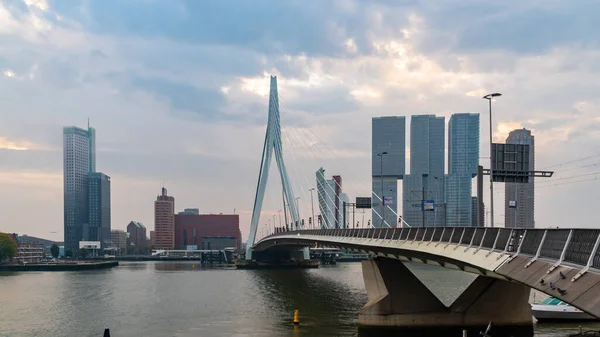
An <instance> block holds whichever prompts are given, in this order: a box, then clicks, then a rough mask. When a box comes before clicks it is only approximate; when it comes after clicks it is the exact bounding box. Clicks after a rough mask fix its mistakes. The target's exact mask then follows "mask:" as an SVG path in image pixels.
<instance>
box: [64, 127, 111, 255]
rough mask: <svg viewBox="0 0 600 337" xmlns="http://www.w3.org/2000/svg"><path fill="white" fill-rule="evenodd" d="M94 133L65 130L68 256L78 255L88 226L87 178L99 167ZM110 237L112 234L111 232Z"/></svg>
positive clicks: (75, 128) (66, 243) (71, 128)
mask: <svg viewBox="0 0 600 337" xmlns="http://www.w3.org/2000/svg"><path fill="white" fill-rule="evenodd" d="M95 137H96V136H95V130H94V129H93V128H90V127H88V129H87V130H85V129H80V128H78V127H74V126H72V127H65V128H63V178H64V181H63V183H64V185H63V188H64V240H65V253H69V254H73V255H77V253H78V251H79V241H80V240H82V239H83V234H84V233H83V227H84V224H87V223H88V178H89V173H90V172H94V170H95V168H96V158H95V156H96V150H95V143H96V141H95ZM109 236H110V233H109Z"/></svg>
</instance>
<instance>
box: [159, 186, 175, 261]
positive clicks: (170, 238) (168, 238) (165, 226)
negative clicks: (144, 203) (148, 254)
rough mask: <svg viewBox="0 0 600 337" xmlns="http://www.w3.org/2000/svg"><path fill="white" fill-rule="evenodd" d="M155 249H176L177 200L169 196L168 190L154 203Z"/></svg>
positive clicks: (163, 191)
mask: <svg viewBox="0 0 600 337" xmlns="http://www.w3.org/2000/svg"><path fill="white" fill-rule="evenodd" d="M154 233H155V234H154V235H155V237H154V248H156V249H173V248H174V247H175V198H173V197H170V196H168V195H167V189H166V188H164V187H163V188H162V193H161V194H160V195H159V196H157V197H156V201H155V202H154Z"/></svg>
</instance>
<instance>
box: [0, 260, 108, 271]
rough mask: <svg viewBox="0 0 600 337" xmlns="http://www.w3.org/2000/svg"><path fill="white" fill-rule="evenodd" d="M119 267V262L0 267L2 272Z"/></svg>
mask: <svg viewBox="0 0 600 337" xmlns="http://www.w3.org/2000/svg"><path fill="white" fill-rule="evenodd" d="M118 265H119V262H118V261H103V262H76V263H52V264H33V263H32V264H6V265H0V272H12V271H79V270H97V269H108V268H114V267H117V266H118Z"/></svg>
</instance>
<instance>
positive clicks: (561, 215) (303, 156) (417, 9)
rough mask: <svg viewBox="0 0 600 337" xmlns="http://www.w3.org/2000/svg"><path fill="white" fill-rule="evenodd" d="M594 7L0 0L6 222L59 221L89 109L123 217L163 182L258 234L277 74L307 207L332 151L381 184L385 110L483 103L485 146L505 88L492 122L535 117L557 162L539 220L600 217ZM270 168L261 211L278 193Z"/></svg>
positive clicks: (333, 169)
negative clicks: (375, 172)
mask: <svg viewBox="0 0 600 337" xmlns="http://www.w3.org/2000/svg"><path fill="white" fill-rule="evenodd" d="M599 12H600V2H598V1H595V0H578V1H558V0H545V1H519V0H504V1H495V2H490V1H479V0H477V1H476V0H461V1H450V0H439V1H417V0H397V1H384V0H372V1H357V0H340V1H325V0H323V1H306V0H303V1H300V0H298V1H295V0H290V1H267V0H255V1H246V0H236V1H233V0H232V1H195V0H188V1H185V0H170V1H158V0H130V1H121V0H81V1H79V0H72V1H58V0H57V1H52V0H47V1H46V0H24V1H20V0H0V190H1V191H2V192H3V193H1V194H0V230H1V231H8V232H18V233H27V234H30V235H38V236H43V237H47V238H52V239H58V240H60V239H62V233H63V230H62V228H63V225H62V223H63V208H62V205H63V192H62V184H63V180H62V127H63V126H67V125H76V126H80V127H85V126H86V124H87V119H88V118H89V119H90V120H91V124H92V126H93V127H95V128H96V129H97V150H98V152H97V169H98V170H99V171H102V172H104V173H106V174H108V175H110V176H111V177H112V215H113V216H112V226H113V228H124V227H125V226H126V224H127V223H128V222H129V221H130V220H138V221H141V222H143V223H144V224H146V225H147V227H149V228H153V226H154V224H153V200H154V199H155V198H156V195H157V194H158V193H159V191H160V187H161V186H162V184H164V185H165V186H166V187H167V188H168V190H169V194H171V195H173V196H175V198H176V209H177V210H181V209H183V208H185V207H198V208H200V210H201V211H202V212H206V213H208V212H212V213H220V212H223V213H230V212H233V211H234V210H235V212H236V213H239V214H240V216H241V218H240V219H241V224H240V225H241V228H242V231H243V233H244V235H246V234H247V231H248V227H249V219H250V213H251V209H252V205H253V202H254V193H255V188H256V180H257V175H258V169H259V165H260V155H261V151H262V142H263V137H264V129H265V123H266V117H267V100H268V83H269V80H268V76H269V74H274V75H277V76H278V77H279V90H280V93H281V107H282V117H281V118H282V124H283V128H284V131H283V134H284V136H283V138H284V152H286V160H287V161H288V166H290V175H291V176H292V179H293V180H294V186H295V188H296V190H297V191H296V194H297V195H298V196H300V211H301V213H302V212H303V213H304V217H308V210H309V209H310V194H309V192H308V189H309V188H310V187H313V185H314V171H315V170H316V169H318V168H319V166H324V167H325V169H326V173H327V174H328V175H330V174H341V175H342V176H343V178H344V187H345V189H346V191H347V192H348V193H349V194H350V196H351V197H354V196H356V195H369V194H370V156H369V151H370V139H371V130H370V119H371V117H372V116H380V115H407V116H408V115H411V114H437V115H443V116H446V117H447V118H449V116H450V115H451V114H452V113H455V112H480V113H482V114H484V115H482V118H481V122H482V132H481V137H482V142H481V157H482V161H483V160H485V158H486V156H489V151H488V150H487V149H488V147H487V146H488V143H487V141H484V140H487V139H488V137H489V133H488V131H487V130H488V122H489V119H488V118H487V115H486V114H485V113H487V105H486V102H485V101H484V100H482V99H481V96H482V95H483V94H485V93H488V92H492V91H498V92H501V93H503V96H502V97H501V98H500V99H498V100H497V101H496V102H495V103H494V104H495V106H494V111H495V116H494V137H495V139H496V140H498V141H501V140H503V139H505V138H506V135H507V133H508V131H509V130H511V129H514V128H520V127H526V128H530V129H532V130H533V132H534V135H535V137H536V149H535V150H536V164H537V168H539V169H543V168H546V167H551V168H552V169H554V170H556V171H557V174H556V176H555V178H554V179H555V180H554V181H553V182H545V183H541V182H540V183H539V184H538V185H539V188H538V189H537V191H536V198H537V199H536V211H537V212H536V222H537V226H539V227H546V226H565V227H574V226H580V227H593V226H596V227H598V226H600V223H598V220H597V215H596V212H594V210H595V208H597V206H598V202H597V200H598V199H599V196H600V192H599V190H600V183H599V182H598V180H595V178H596V172H598V171H600V156H598V155H597V154H598V153H600V110H599V107H600V33H599V32H600V23H599V21H598V19H597V13H599ZM594 155H596V156H594ZM588 156H592V157H591V158H587V159H583V160H579V159H581V158H585V157H588ZM570 161H575V162H573V163H568V162H570ZM561 163H566V164H563V165H558V164H561ZM563 171H564V172H563ZM271 174H272V175H271V178H275V179H272V180H273V183H270V184H269V189H268V191H267V199H266V201H265V206H264V212H263V214H264V216H263V220H261V222H262V223H267V219H270V218H272V216H273V215H276V214H278V212H277V211H278V210H279V209H281V205H280V202H278V200H279V199H278V197H279V196H280V191H281V190H280V185H279V184H278V183H277V180H278V179H277V178H278V177H277V176H276V175H275V171H271ZM559 179H560V180H559ZM581 180H583V182H577V181H581ZM487 190H488V188H487V187H486V191H487ZM496 190H498V192H497V195H496V198H497V199H496V200H497V201H498V203H497V204H496V209H497V210H498V211H497V216H496V219H495V220H496V223H497V224H502V223H503V214H504V211H503V210H502V208H503V195H504V192H503V188H501V186H500V185H498V187H497V188H496ZM361 216H362V215H361ZM367 218H368V215H367ZM275 221H278V220H275Z"/></svg>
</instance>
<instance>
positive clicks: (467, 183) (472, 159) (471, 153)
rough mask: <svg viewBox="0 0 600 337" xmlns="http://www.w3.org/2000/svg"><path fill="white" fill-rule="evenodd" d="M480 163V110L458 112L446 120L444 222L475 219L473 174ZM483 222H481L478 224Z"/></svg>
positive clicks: (454, 223)
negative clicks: (475, 111)
mask: <svg viewBox="0 0 600 337" xmlns="http://www.w3.org/2000/svg"><path fill="white" fill-rule="evenodd" d="M478 165H479V114H476V113H457V114H453V115H452V117H450V122H449V124H448V175H447V176H446V179H445V184H446V186H445V188H446V195H445V196H446V225H447V226H471V225H472V224H473V223H477V217H476V219H474V220H473V214H477V205H476V206H475V209H474V210H473V199H472V197H471V195H472V191H471V190H472V187H473V177H475V176H476V175H477V166H478ZM480 226H483V224H480Z"/></svg>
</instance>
